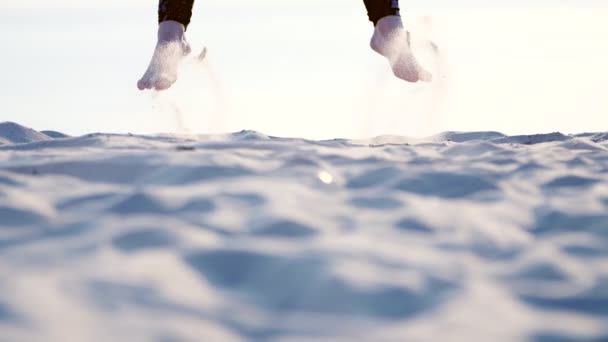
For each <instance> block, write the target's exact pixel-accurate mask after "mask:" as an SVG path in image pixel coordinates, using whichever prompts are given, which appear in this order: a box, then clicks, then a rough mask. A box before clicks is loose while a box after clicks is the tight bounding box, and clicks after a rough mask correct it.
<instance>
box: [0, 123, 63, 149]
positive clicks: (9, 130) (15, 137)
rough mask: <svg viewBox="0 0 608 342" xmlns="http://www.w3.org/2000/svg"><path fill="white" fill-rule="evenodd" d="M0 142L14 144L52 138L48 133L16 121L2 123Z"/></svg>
mask: <svg viewBox="0 0 608 342" xmlns="http://www.w3.org/2000/svg"><path fill="white" fill-rule="evenodd" d="M0 139H1V140H0V142H3V141H4V142H5V143H12V144H25V143H31V142H35V141H45V140H51V139H52V138H51V137H49V136H48V135H46V134H43V133H40V132H38V131H35V130H33V129H31V128H27V127H24V126H21V125H19V124H16V123H14V122H2V123H0Z"/></svg>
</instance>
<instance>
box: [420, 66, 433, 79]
mask: <svg viewBox="0 0 608 342" xmlns="http://www.w3.org/2000/svg"><path fill="white" fill-rule="evenodd" d="M418 78H419V79H420V80H421V81H422V82H431V81H432V80H433V75H432V74H431V73H430V72H428V71H426V70H424V69H420V70H419V71H418Z"/></svg>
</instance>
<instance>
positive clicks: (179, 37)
mask: <svg viewBox="0 0 608 342" xmlns="http://www.w3.org/2000/svg"><path fill="white" fill-rule="evenodd" d="M184 32H185V27H184V25H182V24H180V23H178V22H176V21H164V22H162V23H160V25H159V26H158V42H157V44H156V48H155V49H154V54H153V56H152V60H151V61H150V65H149V66H148V69H147V70H146V72H145V73H144V75H143V77H142V78H141V79H140V80H139V82H137V88H139V90H144V89H156V90H165V89H168V88H169V87H171V86H172V85H173V83H175V81H177V69H178V66H179V63H180V62H181V61H182V59H183V58H184V56H186V55H188V54H189V53H190V52H191V49H190V45H189V44H188V41H186V37H185V35H184Z"/></svg>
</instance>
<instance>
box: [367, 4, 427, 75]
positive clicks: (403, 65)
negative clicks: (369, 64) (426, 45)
mask: <svg viewBox="0 0 608 342" xmlns="http://www.w3.org/2000/svg"><path fill="white" fill-rule="evenodd" d="M370 46H371V48H372V49H373V50H374V51H376V52H377V53H379V54H381V55H382V56H384V57H386V58H387V59H388V61H389V63H390V65H391V68H392V70H393V74H395V76H397V77H398V78H400V79H402V80H405V81H408V82H418V81H425V82H430V81H431V80H432V79H433V76H432V75H431V74H430V73H429V72H428V71H426V70H424V69H423V68H422V67H421V66H420V64H418V61H417V60H416V57H414V54H413V53H412V50H411V48H410V37H409V32H408V31H406V30H405V29H404V28H403V24H402V22H401V17H399V16H394V15H392V16H387V17H384V18H382V19H380V21H378V23H377V24H376V27H375V29H374V35H373V36H372V39H371V42H370Z"/></svg>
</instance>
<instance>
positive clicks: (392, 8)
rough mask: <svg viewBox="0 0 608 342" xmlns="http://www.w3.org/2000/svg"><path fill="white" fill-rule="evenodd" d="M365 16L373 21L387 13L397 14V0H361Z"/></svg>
mask: <svg viewBox="0 0 608 342" xmlns="http://www.w3.org/2000/svg"><path fill="white" fill-rule="evenodd" d="M363 2H364V3H365V7H366V8H367V16H368V17H369V20H370V21H371V22H373V23H374V26H376V24H377V23H378V21H379V20H380V19H382V18H384V17H386V16H389V15H399V0H363Z"/></svg>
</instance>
